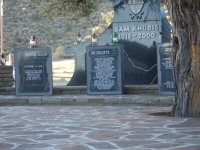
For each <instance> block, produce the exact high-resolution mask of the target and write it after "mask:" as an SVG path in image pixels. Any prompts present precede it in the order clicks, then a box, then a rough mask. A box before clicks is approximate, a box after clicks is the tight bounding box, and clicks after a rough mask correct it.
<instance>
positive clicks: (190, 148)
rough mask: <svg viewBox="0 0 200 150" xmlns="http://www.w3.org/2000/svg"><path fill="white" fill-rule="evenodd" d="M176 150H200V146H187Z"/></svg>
mask: <svg viewBox="0 0 200 150" xmlns="http://www.w3.org/2000/svg"><path fill="white" fill-rule="evenodd" d="M174 150H200V145H194V146H185V147H181V148H175V149H174Z"/></svg>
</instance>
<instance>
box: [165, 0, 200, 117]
mask: <svg viewBox="0 0 200 150" xmlns="http://www.w3.org/2000/svg"><path fill="white" fill-rule="evenodd" d="M168 2H169V3H168V4H169V6H170V7H169V8H170V13H171V16H172V19H173V24H174V35H175V36H176V37H177V38H176V39H177V40H176V39H175V40H174V49H175V52H174V78H175V88H176V96H175V105H174V107H173V109H172V114H173V115H175V116H179V117H197V116H198V117H199V116H200V0H169V1H168Z"/></svg>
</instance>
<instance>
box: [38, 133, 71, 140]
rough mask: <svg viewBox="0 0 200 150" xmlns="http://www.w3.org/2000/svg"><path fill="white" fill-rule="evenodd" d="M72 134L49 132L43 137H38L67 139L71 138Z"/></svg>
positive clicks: (43, 138) (42, 138)
mask: <svg viewBox="0 0 200 150" xmlns="http://www.w3.org/2000/svg"><path fill="white" fill-rule="evenodd" d="M69 137H70V135H59V134H55V135H53V134H47V135H43V136H42V137H41V138H39V139H37V140H50V139H67V138H69Z"/></svg>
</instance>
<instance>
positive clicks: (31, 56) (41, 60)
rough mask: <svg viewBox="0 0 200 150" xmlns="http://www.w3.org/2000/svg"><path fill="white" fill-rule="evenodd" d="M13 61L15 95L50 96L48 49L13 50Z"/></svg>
mask: <svg viewBox="0 0 200 150" xmlns="http://www.w3.org/2000/svg"><path fill="white" fill-rule="evenodd" d="M15 59H16V60H15V62H16V63H15V68H16V94H17V95H52V87H53V82H52V54H51V50H50V49H48V48H34V49H32V48H27V49H25V48H24V49H15Z"/></svg>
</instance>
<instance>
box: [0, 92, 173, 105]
mask: <svg viewBox="0 0 200 150" xmlns="http://www.w3.org/2000/svg"><path fill="white" fill-rule="evenodd" d="M173 103H174V97H172V96H164V97H161V96H158V95H148V94H145V95H142V94H139V95H107V96H105V95H85V94H80V95H60V96H56V95H54V96H14V95H13V96H0V105H12V106H13V105H14V106H15V105H17V106H19V105H20V106H23V105H86V106H87V105H146V106H172V105H173Z"/></svg>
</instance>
